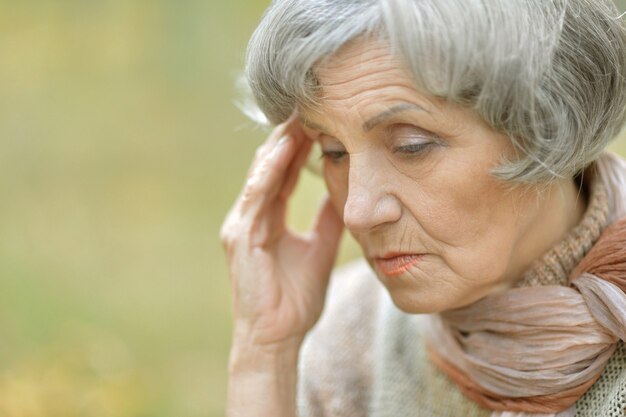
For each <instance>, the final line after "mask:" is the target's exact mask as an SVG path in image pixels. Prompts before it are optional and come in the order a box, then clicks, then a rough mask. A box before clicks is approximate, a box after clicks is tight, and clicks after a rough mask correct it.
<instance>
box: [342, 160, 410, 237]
mask: <svg viewBox="0 0 626 417" xmlns="http://www.w3.org/2000/svg"><path fill="white" fill-rule="evenodd" d="M354 159H357V158H354ZM354 159H351V160H350V171H349V174H348V197H347V199H346V203H345V206H344V211H343V221H344V223H345V225H346V227H347V228H348V229H349V230H350V231H351V232H367V231H369V230H371V229H373V228H375V227H377V226H380V225H382V224H385V223H393V222H396V221H398V220H399V219H400V216H401V214H402V207H401V204H400V201H399V200H398V198H397V197H396V196H395V195H394V194H393V193H391V192H390V190H391V189H392V187H394V186H395V184H393V181H392V179H391V178H387V177H386V176H385V168H384V167H376V166H374V164H368V163H367V162H366V161H365V160H362V161H357V160H354Z"/></svg>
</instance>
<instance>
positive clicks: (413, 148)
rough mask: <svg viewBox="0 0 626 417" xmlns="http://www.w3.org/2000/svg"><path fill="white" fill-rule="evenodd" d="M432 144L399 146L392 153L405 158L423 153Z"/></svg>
mask: <svg viewBox="0 0 626 417" xmlns="http://www.w3.org/2000/svg"><path fill="white" fill-rule="evenodd" d="M432 144H433V143H432V142H424V143H412V144H410V145H404V146H399V147H397V148H396V149H395V150H394V152H395V153H399V154H403V155H407V156H411V155H416V154H419V153H422V152H423V151H425V150H426V149H427V148H428V147H429V146H431V145H432Z"/></svg>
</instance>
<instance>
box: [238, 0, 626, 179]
mask: <svg viewBox="0 0 626 417" xmlns="http://www.w3.org/2000/svg"><path fill="white" fill-rule="evenodd" d="M368 34H370V35H374V36H381V37H383V38H384V39H387V40H388V41H389V42H390V44H391V47H392V50H393V51H394V53H399V55H400V56H403V57H404V58H405V59H406V61H407V62H408V64H409V68H410V69H411V72H412V75H413V77H414V79H415V84H416V88H418V89H419V90H420V91H423V92H424V93H426V94H431V95H434V96H437V97H443V98H445V99H447V100H450V101H453V102H456V103H461V104H463V105H465V106H468V107H471V108H472V109H474V110H475V111H476V112H477V113H478V114H479V115H480V116H482V117H483V118H484V119H485V121H486V122H487V123H489V124H490V125H491V126H492V127H494V128H495V129H497V130H498V131H500V132H502V133H504V134H506V135H507V136H508V137H509V138H510V140H511V141H512V143H513V145H514V147H515V148H516V150H517V151H518V156H517V157H516V159H515V160H508V161H503V163H502V165H500V166H499V167H497V168H496V169H495V171H494V175H496V176H497V177H499V178H501V179H504V180H513V181H519V182H524V183H537V182H541V181H550V180H553V179H555V178H568V177H570V178H571V177H573V176H574V175H576V174H577V173H579V172H580V171H581V170H583V169H584V168H585V167H587V166H588V165H589V164H590V163H591V162H593V161H594V160H595V159H596V158H597V157H598V156H599V155H600V153H601V152H602V151H603V149H604V148H605V147H606V145H607V144H608V143H609V142H610V140H611V139H613V138H614V137H615V136H616V135H617V134H618V133H619V131H620V130H621V128H622V125H623V124H624V121H625V117H626V29H625V28H624V25H623V22H622V19H621V16H619V15H618V12H617V9H616V8H615V5H614V4H613V3H612V1H611V0H275V1H273V3H272V4H271V6H270V7H269V8H268V10H267V11H266V13H265V15H264V16H263V18H262V20H261V22H260V24H259V26H258V27H257V29H256V31H255V32H254V34H253V35H252V38H251V40H250V43H249V45H248V52H247V59H246V79H247V81H248V85H249V88H250V89H251V91H252V93H253V95H254V100H255V104H256V105H257V106H258V109H259V110H260V112H261V113H262V114H263V115H265V117H266V118H267V120H268V121H269V122H271V123H274V124H278V123H280V122H282V121H284V120H286V119H287V118H288V117H289V115H290V114H291V113H292V112H293V110H294V108H295V107H296V106H298V105H310V104H313V103H315V98H316V92H317V86H318V84H317V82H316V79H315V75H314V72H313V68H314V66H315V65H316V64H318V63H319V62H320V61H321V60H322V59H324V58H326V57H329V56H331V55H332V54H333V53H335V52H336V51H337V50H338V49H339V48H341V46H342V45H344V44H346V43H347V42H348V41H350V40H353V39H355V38H357V37H359V36H363V35H368ZM257 114H260V113H257Z"/></svg>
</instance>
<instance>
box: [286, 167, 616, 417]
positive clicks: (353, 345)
mask: <svg viewBox="0 0 626 417" xmlns="http://www.w3.org/2000/svg"><path fill="white" fill-rule="evenodd" d="M603 160H604V161H605V163H604V165H606V166H607V167H609V168H610V169H607V170H604V169H600V171H599V172H600V173H599V174H598V175H588V176H587V178H586V183H585V184H586V187H587V189H588V194H589V204H588V208H587V211H586V212H585V215H584V218H583V220H582V221H581V223H580V224H579V225H578V226H577V227H575V228H574V229H573V230H572V231H571V232H570V233H569V234H568V236H566V237H565V238H564V239H563V240H562V241H561V242H560V243H559V244H557V245H556V246H555V247H554V248H552V249H551V250H550V251H549V252H548V253H546V254H545V255H544V256H543V257H542V258H541V259H539V260H537V261H536V262H535V264H534V265H533V266H532V267H531V268H530V269H529V270H528V271H527V272H526V274H525V275H524V277H523V278H522V280H521V281H520V285H544V284H554V283H561V284H563V283H567V276H568V274H569V272H570V271H571V270H572V269H573V268H574V266H575V265H576V264H577V263H578V262H580V260H581V259H582V258H583V257H584V255H585V254H586V253H587V251H588V250H589V249H590V248H591V246H593V244H594V243H595V241H596V240H597V238H598V236H599V235H600V233H601V231H602V230H603V229H604V228H606V227H607V225H608V224H609V223H611V222H613V221H615V219H616V218H617V217H621V216H622V215H624V207H626V198H624V197H625V196H626V187H625V185H626V165H625V164H624V163H623V161H621V160H618V159H617V158H615V157H611V156H604V157H603ZM609 177H610V178H609ZM422 318H423V317H422V316H420V315H411V314H407V313H404V312H402V311H400V310H399V309H397V308H396V307H395V305H394V304H393V302H392V301H391V299H390V297H389V295H388V293H387V291H386V290H385V288H384V287H383V286H382V284H381V283H380V282H379V281H378V279H377V278H376V276H375V275H374V272H373V271H372V270H371V269H370V267H369V265H367V263H366V262H365V261H364V260H362V259H361V260H358V261H355V262H353V263H351V264H348V265H346V266H344V267H342V268H339V269H338V270H336V271H335V272H334V273H333V277H332V279H331V286H330V288H329V293H328V299H327V304H326V308H325V310H324V313H323V314H322V317H321V319H320V321H319V323H318V324H317V325H316V327H315V328H314V329H313V330H312V331H311V332H310V333H309V335H308V336H307V338H306V340H305V343H304V346H303V349H302V351H301V355H300V362H299V372H300V373H299V385H298V416H299V417H339V416H346V417H347V416H350V417H358V416H363V417H365V416H367V417H405V416H406V417H409V416H415V417H418V416H419V417H473V416H484V417H489V416H490V415H491V411H489V410H485V409H483V408H480V407H479V406H478V405H476V404H475V403H473V402H472V401H470V400H468V399H467V398H465V397H464V396H463V395H462V394H461V393H460V391H459V390H458V389H457V388H456V386H455V385H454V384H453V383H452V382H451V381H450V380H449V379H448V378H447V377H446V376H445V375H444V374H443V373H442V372H440V371H439V370H438V369H437V368H436V367H434V366H433V365H432V364H431V363H430V361H429V359H428V357H427V354H426V349H425V346H424V341H423V340H422V338H421V337H420V320H421V319H422ZM576 410H577V413H576V416H580V417H592V416H593V417H596V416H603V417H604V416H607V417H614V416H622V415H626V346H625V345H624V343H623V342H620V343H619V345H618V348H617V350H616V352H615V353H614V355H613V356H612V358H611V359H610V360H609V362H608V364H607V366H606V368H605V370H604V372H603V373H602V376H601V377H600V379H599V380H598V381H597V382H596V383H595V384H594V385H593V386H592V388H591V389H590V390H589V391H588V392H587V393H586V394H585V395H584V396H583V397H582V398H581V399H580V400H579V401H578V402H577V403H576Z"/></svg>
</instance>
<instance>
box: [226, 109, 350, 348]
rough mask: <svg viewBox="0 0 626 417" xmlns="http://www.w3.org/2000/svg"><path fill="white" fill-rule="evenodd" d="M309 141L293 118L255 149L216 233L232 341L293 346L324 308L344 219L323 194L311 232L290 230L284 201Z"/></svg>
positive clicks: (286, 200)
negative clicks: (225, 268) (225, 272)
mask: <svg viewBox="0 0 626 417" xmlns="http://www.w3.org/2000/svg"><path fill="white" fill-rule="evenodd" d="M311 145H312V142H311V140H310V139H309V138H307V137H306V135H305V134H304V132H303V131H302V129H301V127H300V125H299V122H298V120H297V117H296V115H295V114H294V115H293V116H292V117H291V118H290V119H289V120H288V121H287V122H285V123H284V124H282V125H279V126H278V127H276V129H275V130H274V131H273V132H272V133H271V135H270V136H269V138H268V139H267V141H266V142H265V144H263V145H262V146H261V147H259V149H258V150H257V153H256V156H255V159H254V162H253V163H252V166H251V168H250V171H249V173H248V177H247V181H246V184H245V186H244V188H243V191H242V192H241V194H240V196H239V198H238V199H237V201H236V202H235V204H234V206H233V207H232V209H231V210H230V212H229V213H228V215H227V217H226V220H225V222H224V224H223V225H222V229H221V239H222V243H223V244H224V247H225V249H226V253H227V258H228V265H229V270H230V278H231V283H232V295H233V314H234V320H235V332H234V344H235V345H237V344H246V345H247V346H250V345H253V346H257V347H261V348H265V347H269V348H271V349H278V350H280V349H281V348H282V347H285V348H286V347H296V350H297V349H298V347H299V345H300V343H301V341H302V339H303V338H304V336H305V334H306V333H307V332H308V331H309V330H310V329H311V327H313V325H314V324H315V323H316V322H317V320H318V319H319V317H320V314H321V312H322V309H323V306H324V299H325V295H326V288H327V286H328V279H329V276H330V272H331V269H332V267H333V264H334V261H335V258H336V253H337V247H338V243H339V238H340V236H341V231H342V229H343V222H342V219H341V218H340V217H339V215H338V214H337V212H336V210H335V209H334V207H333V206H332V204H331V202H330V200H329V199H328V197H326V198H325V200H324V202H323V203H322V205H321V208H320V209H319V213H318V215H317V218H316V221H315V223H314V226H313V229H312V230H311V231H310V232H309V233H308V234H307V235H306V236H300V235H297V234H295V233H294V232H292V231H290V230H288V229H287V227H286V224H285V214H286V209H287V202H288V199H289V197H290V196H291V194H292V192H293V189H294V187H295V185H296V182H297V179H298V175H299V172H300V169H301V168H302V166H303V164H304V163H305V161H306V158H307V155H308V153H309V151H310V149H311Z"/></svg>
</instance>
